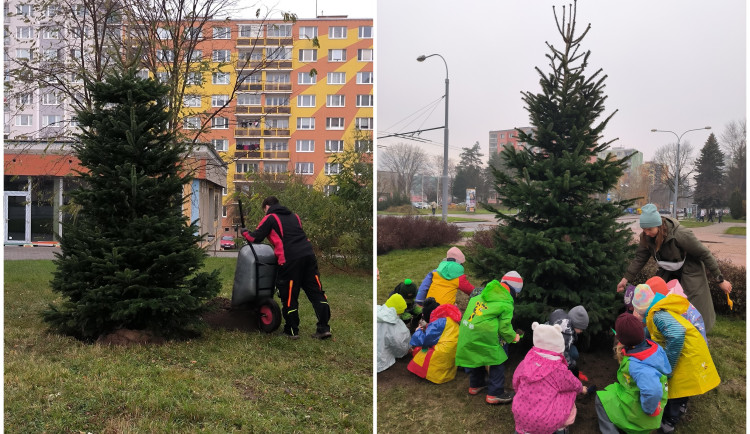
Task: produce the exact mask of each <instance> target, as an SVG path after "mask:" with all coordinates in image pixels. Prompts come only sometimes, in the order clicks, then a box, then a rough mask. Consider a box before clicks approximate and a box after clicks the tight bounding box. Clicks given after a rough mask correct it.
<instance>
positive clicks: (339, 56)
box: [328, 49, 346, 62]
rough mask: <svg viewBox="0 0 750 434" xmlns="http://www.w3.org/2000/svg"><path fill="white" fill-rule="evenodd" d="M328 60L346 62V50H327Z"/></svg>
mask: <svg viewBox="0 0 750 434" xmlns="http://www.w3.org/2000/svg"><path fill="white" fill-rule="evenodd" d="M328 61H329V62H346V50H339V49H336V50H328Z"/></svg>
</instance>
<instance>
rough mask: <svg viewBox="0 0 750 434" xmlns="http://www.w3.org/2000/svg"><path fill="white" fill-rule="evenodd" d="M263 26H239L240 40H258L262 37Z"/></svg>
mask: <svg viewBox="0 0 750 434" xmlns="http://www.w3.org/2000/svg"><path fill="white" fill-rule="evenodd" d="M264 27H265V26H264V25H263V24H246V25H241V26H240V30H239V32H240V38H251V39H259V38H262V37H263V28H264Z"/></svg>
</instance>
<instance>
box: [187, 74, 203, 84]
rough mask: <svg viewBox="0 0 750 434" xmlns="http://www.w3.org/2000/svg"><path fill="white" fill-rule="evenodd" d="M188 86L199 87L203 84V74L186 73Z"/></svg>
mask: <svg viewBox="0 0 750 434" xmlns="http://www.w3.org/2000/svg"><path fill="white" fill-rule="evenodd" d="M185 83H186V84H187V85H188V86H200V85H201V84H202V83H203V74H202V73H200V72H188V73H187V77H185Z"/></svg>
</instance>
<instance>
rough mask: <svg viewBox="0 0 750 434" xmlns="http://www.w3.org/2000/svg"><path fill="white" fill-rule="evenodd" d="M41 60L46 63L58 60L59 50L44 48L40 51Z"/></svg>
mask: <svg viewBox="0 0 750 434" xmlns="http://www.w3.org/2000/svg"><path fill="white" fill-rule="evenodd" d="M42 58H43V59H44V60H46V61H52V60H58V59H59V58H60V50H58V49H57V48H45V49H44V51H42Z"/></svg>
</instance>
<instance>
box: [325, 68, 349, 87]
mask: <svg viewBox="0 0 750 434" xmlns="http://www.w3.org/2000/svg"><path fill="white" fill-rule="evenodd" d="M331 78H342V80H340V81H339V80H331ZM326 84H336V85H339V84H346V72H342V71H339V72H329V73H328V74H327V75H326Z"/></svg>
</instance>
